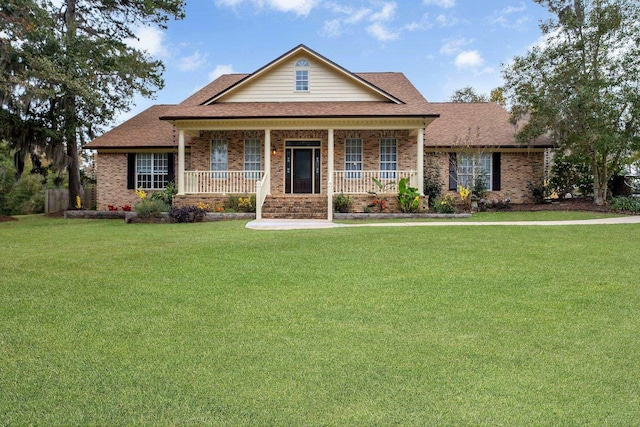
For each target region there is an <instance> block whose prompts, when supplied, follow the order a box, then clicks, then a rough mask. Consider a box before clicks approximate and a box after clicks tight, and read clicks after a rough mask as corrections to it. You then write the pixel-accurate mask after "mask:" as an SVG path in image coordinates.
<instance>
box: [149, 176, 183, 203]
mask: <svg viewBox="0 0 640 427" xmlns="http://www.w3.org/2000/svg"><path fill="white" fill-rule="evenodd" d="M176 194H178V189H177V188H176V186H175V185H174V184H173V182H169V183H167V185H166V186H165V187H164V188H163V189H162V190H159V191H154V192H153V193H152V194H151V197H150V198H151V200H160V201H162V202H164V204H166V205H168V206H171V204H172V203H173V196H175V195H176Z"/></svg>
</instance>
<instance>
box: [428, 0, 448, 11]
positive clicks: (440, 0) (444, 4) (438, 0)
mask: <svg viewBox="0 0 640 427" xmlns="http://www.w3.org/2000/svg"><path fill="white" fill-rule="evenodd" d="M422 3H424V4H426V5H434V6H440V7H441V8H443V9H448V8H450V7H453V6H455V5H456V0H422Z"/></svg>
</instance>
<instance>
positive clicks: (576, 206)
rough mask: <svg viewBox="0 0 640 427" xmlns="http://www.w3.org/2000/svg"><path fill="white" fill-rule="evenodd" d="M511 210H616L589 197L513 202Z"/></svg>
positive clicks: (610, 211) (609, 211) (510, 206)
mask: <svg viewBox="0 0 640 427" xmlns="http://www.w3.org/2000/svg"><path fill="white" fill-rule="evenodd" d="M509 210H512V211H526V212H537V211H585V212H608V213H612V212H614V211H613V210H612V209H611V208H609V206H608V205H602V206H598V205H596V204H594V203H593V200H589V199H565V200H554V201H551V202H548V203H541V204H528V203H523V204H512V205H509Z"/></svg>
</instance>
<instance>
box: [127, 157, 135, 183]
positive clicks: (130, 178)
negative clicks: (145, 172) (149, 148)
mask: <svg viewBox="0 0 640 427" xmlns="http://www.w3.org/2000/svg"><path fill="white" fill-rule="evenodd" d="M127 189H129V190H135V189H136V153H128V154H127Z"/></svg>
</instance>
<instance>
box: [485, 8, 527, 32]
mask: <svg viewBox="0 0 640 427" xmlns="http://www.w3.org/2000/svg"><path fill="white" fill-rule="evenodd" d="M526 10H527V6H526V5H525V4H524V3H520V6H519V7H514V6H508V7H505V8H504V9H501V10H494V11H493V13H492V14H491V16H489V18H488V19H489V22H491V23H492V24H494V25H496V24H497V25H501V26H502V27H504V28H512V29H522V28H524V26H525V25H526V23H527V22H529V17H528V16H519V17H517V18H515V19H512V18H513V15H517V14H520V13H523V12H524V11H526Z"/></svg>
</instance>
